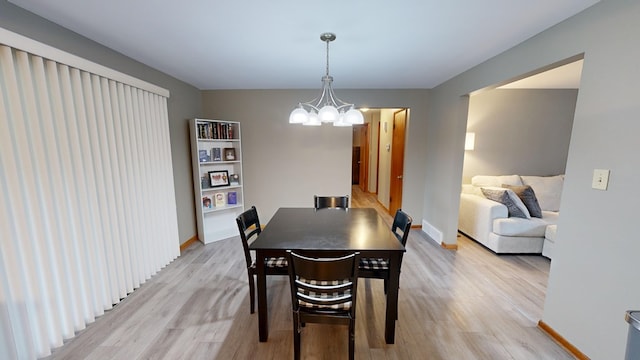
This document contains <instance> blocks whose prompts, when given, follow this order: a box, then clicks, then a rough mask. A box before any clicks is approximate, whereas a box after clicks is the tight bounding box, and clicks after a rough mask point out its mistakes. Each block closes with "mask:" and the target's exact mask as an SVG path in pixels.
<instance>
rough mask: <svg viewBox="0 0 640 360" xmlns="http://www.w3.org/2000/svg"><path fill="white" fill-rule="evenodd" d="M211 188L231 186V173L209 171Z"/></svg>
mask: <svg viewBox="0 0 640 360" xmlns="http://www.w3.org/2000/svg"><path fill="white" fill-rule="evenodd" d="M209 180H211V187H212V188H215V187H220V186H229V172H228V171H227V170H216V171H209Z"/></svg>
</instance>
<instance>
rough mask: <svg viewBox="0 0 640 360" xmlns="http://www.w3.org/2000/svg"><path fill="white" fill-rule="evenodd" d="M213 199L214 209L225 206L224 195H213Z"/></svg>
mask: <svg viewBox="0 0 640 360" xmlns="http://www.w3.org/2000/svg"><path fill="white" fill-rule="evenodd" d="M213 198H214V199H215V204H216V207H223V206H225V205H227V199H226V197H225V194H224V193H215V194H213Z"/></svg>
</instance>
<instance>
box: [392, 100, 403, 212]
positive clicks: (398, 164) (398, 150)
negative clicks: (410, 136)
mask: <svg viewBox="0 0 640 360" xmlns="http://www.w3.org/2000/svg"><path fill="white" fill-rule="evenodd" d="M406 122H407V109H403V110H400V111H396V112H395V113H394V114H393V133H392V141H391V144H392V145H391V179H390V181H389V187H390V188H389V213H390V214H392V215H393V214H395V213H396V210H398V209H400V208H401V207H402V185H403V180H404V179H403V177H404V140H405V128H406Z"/></svg>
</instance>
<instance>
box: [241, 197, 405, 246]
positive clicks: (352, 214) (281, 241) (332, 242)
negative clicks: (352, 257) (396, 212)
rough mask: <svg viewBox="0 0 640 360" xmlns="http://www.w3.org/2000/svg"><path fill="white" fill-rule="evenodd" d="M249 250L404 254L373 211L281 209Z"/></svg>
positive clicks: (359, 209) (395, 239) (368, 209)
mask: <svg viewBox="0 0 640 360" xmlns="http://www.w3.org/2000/svg"><path fill="white" fill-rule="evenodd" d="M250 248H251V249H252V250H283V249H284V250H286V249H292V250H338V251H340V250H349V251H364V252H376V251H386V252H388V251H402V252H404V251H405V249H404V247H403V246H402V244H401V243H400V242H399V241H398V239H397V238H396V237H395V235H393V233H392V232H391V228H390V226H389V225H387V224H386V223H385V222H384V220H383V219H382V218H381V217H380V216H379V215H378V213H377V212H376V210H375V209H372V208H349V209H319V210H316V209H314V208H280V209H278V211H276V213H275V214H274V215H273V217H272V218H271V221H269V223H268V224H267V225H266V226H265V227H264V229H263V231H262V233H261V234H260V236H258V238H257V239H256V241H254V242H253V243H252V244H251V245H250Z"/></svg>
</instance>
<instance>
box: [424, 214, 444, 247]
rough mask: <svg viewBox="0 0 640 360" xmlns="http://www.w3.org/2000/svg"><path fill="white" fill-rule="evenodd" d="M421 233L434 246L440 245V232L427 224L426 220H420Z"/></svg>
mask: <svg viewBox="0 0 640 360" xmlns="http://www.w3.org/2000/svg"><path fill="white" fill-rule="evenodd" d="M422 231H423V232H424V233H425V234H427V236H428V237H429V239H431V240H433V241H434V242H435V243H436V244H438V245H441V244H442V231H440V230H438V229H436V227H435V226H433V225H431V224H429V223H428V222H427V221H426V220H422Z"/></svg>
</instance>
